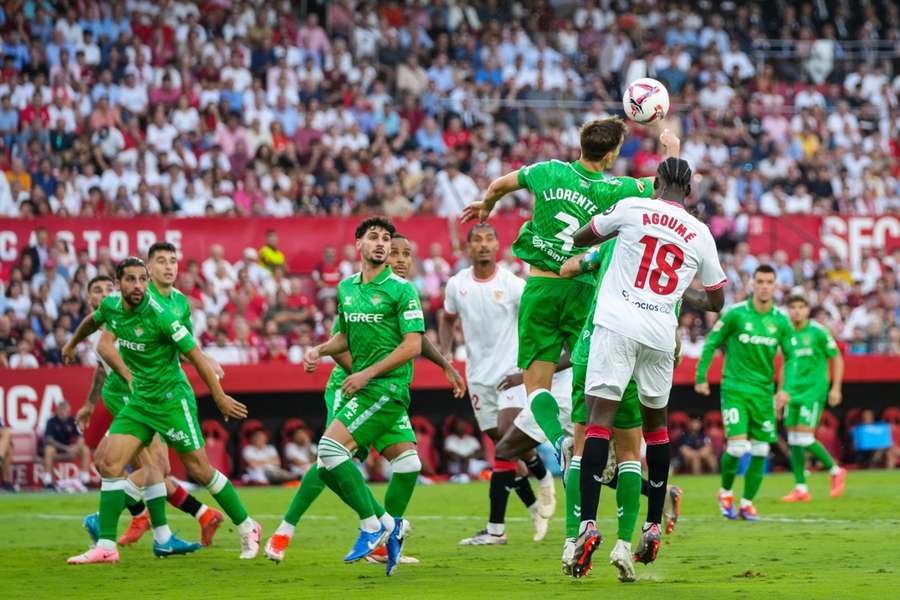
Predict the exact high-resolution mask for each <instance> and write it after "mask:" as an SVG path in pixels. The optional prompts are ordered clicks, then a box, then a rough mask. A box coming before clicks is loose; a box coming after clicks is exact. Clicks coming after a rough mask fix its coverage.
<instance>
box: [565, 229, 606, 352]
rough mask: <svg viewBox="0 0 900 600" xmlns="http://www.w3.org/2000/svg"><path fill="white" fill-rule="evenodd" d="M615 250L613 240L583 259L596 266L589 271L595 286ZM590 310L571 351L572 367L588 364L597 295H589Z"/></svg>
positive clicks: (598, 282)
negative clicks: (590, 298) (593, 269)
mask: <svg viewBox="0 0 900 600" xmlns="http://www.w3.org/2000/svg"><path fill="white" fill-rule="evenodd" d="M615 249H616V240H615V238H613V239H611V240H607V241H605V242H603V243H602V244H600V245H599V246H597V247H596V248H595V249H592V251H591V253H590V254H588V255H587V256H586V257H585V259H586V260H587V261H588V262H589V263H590V264H592V265H598V267H597V269H596V270H595V271H591V273H592V274H593V276H594V282H595V284H596V285H600V282H601V281H603V275H605V274H606V271H607V269H609V263H610V262H611V261H612V255H613V251H614V250H615ZM591 297H592V298H593V300H591V308H590V309H589V310H588V315H587V319H585V320H584V328H583V329H582V330H581V335H580V336H579V337H578V343H577V344H575V349H574V350H573V351H572V357H571V361H572V364H573V365H586V364H588V356H589V355H590V351H591V333H592V332H593V331H594V311H595V310H596V309H597V294H591Z"/></svg>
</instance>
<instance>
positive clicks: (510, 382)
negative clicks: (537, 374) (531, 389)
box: [497, 371, 525, 392]
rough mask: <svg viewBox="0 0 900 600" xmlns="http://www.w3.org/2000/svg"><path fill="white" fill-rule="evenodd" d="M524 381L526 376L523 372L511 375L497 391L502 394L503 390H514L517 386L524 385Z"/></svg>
mask: <svg viewBox="0 0 900 600" xmlns="http://www.w3.org/2000/svg"><path fill="white" fill-rule="evenodd" d="M523 381H525V375H523V374H522V372H521V371H519V372H518V373H510V374H509V375H507V376H506V377H504V378H503V379H502V380H501V381H500V385H498V386H497V389H498V390H500V391H501V392H502V391H503V390H508V389H510V388H514V387H516V386H517V385H522V382H523Z"/></svg>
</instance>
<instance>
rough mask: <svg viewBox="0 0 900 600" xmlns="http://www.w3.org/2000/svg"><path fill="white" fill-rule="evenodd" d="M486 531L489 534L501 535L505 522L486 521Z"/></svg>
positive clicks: (503, 531) (504, 528) (504, 530)
mask: <svg viewBox="0 0 900 600" xmlns="http://www.w3.org/2000/svg"><path fill="white" fill-rule="evenodd" d="M487 532H488V533H489V534H491V535H503V534H504V533H506V524H505V523H488V524H487Z"/></svg>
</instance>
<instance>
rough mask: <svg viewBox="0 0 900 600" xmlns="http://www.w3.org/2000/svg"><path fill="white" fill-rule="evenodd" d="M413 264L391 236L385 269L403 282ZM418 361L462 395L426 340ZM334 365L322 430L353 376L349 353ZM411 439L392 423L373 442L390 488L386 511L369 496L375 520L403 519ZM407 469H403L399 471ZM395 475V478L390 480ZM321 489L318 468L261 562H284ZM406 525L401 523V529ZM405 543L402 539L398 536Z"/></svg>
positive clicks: (412, 470) (399, 239)
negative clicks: (400, 501) (429, 364)
mask: <svg viewBox="0 0 900 600" xmlns="http://www.w3.org/2000/svg"><path fill="white" fill-rule="evenodd" d="M412 261H413V249H412V244H410V242H409V240H408V239H406V237H404V236H402V235H400V234H396V233H395V234H394V235H393V236H392V237H391V251H390V254H389V255H388V260H387V263H388V265H389V266H390V267H391V269H392V270H393V272H394V274H395V275H399V276H400V277H402V278H403V279H407V278H408V277H409V270H410V268H411V266H412ZM337 326H338V324H337V322H335V326H334V328H333V329H332V335H334V334H336V333H337V331H338V329H337ZM422 356H423V357H424V358H426V359H428V360H429V361H431V362H433V363H434V364H436V365H438V366H439V367H441V368H442V369H443V370H444V374H445V376H446V377H447V381H448V382H449V383H450V385H451V387H452V388H453V396H454V397H455V398H462V397H463V396H464V395H465V393H466V384H465V381H464V380H463V378H462V377H461V376H460V374H459V373H458V372H457V371H456V369H455V368H454V367H453V365H452V364H451V363H449V362H448V361H447V360H446V358H444V357H443V356H442V355H441V353H440V352H438V350H437V349H436V348H435V347H434V345H433V344H431V342H429V341H428V339H427V338H424V337H423V338H422ZM332 358H333V359H334V361H335V362H336V363H337V364H335V366H334V368H333V369H332V371H331V375H330V376H329V377H328V383H327V384H326V387H325V411H326V416H325V424H326V426H328V425H329V424H330V423H331V422H332V420H334V415H335V412H336V411H337V410H339V409H340V408H341V406H342V405H343V398H344V396H343V391H342V389H341V386H342V385H343V383H344V380H345V379H346V378H347V375H348V374H349V373H350V372H351V371H352V364H351V361H352V357H351V355H350V353H349V352H343V353H341V354H338V355H335V356H333V357H332ZM415 443H416V438H415V433H414V431H413V430H412V428H411V426H410V423H409V421H408V419H404V418H401V419H400V420H399V421H398V422H397V423H395V425H394V427H393V428H392V430H391V431H390V432H389V433H388V434H387V435H386V436H385V437H383V438H382V439H380V440H379V441H377V442H376V444H375V447H376V449H378V450H379V451H384V456H385V458H387V459H388V460H390V461H391V482H390V483H388V490H387V492H386V493H385V506H382V505H381V504H380V503H379V502H378V501H377V500H376V499H375V498H374V496H373V497H372V498H371V500H372V502H373V508H374V509H375V514H376V516H377V517H378V518H379V519H381V517H382V515H384V514H385V512H387V511H386V508H385V507H387V508H390V509H391V511H390V512H391V515H392V516H402V514H400V513H402V510H398V509H399V508H400V507H398V506H397V505H396V503H395V501H394V500H395V499H397V498H400V499H402V498H404V497H406V492H405V490H406V488H407V484H408V483H409V482H413V483H414V482H415V481H416V480H417V479H418V475H419V472H420V471H421V465H420V464H419V463H418V461H417V460H411V459H412V455H411V454H410V453H409V450H414V449H415ZM367 454H368V449H367V448H358V449H357V451H356V453H355V456H356V457H357V458H360V459H361V460H362V459H364V458H365V456H366V455H367ZM405 464H408V466H404V465H405ZM395 473H396V477H395V476H394V474H395ZM324 489H325V483H324V482H323V481H322V478H321V476H320V474H319V467H318V465H313V466H312V467H311V468H310V469H309V471H307V472H306V474H305V475H304V476H303V479H302V480H301V482H300V487H299V488H298V489H297V493H296V494H294V498H293V499H292V500H291V504H290V506H289V507H288V510H287V512H286V513H285V515H284V520H283V521H282V522H281V524H280V525H279V526H278V529H277V530H276V531H275V533H274V534H273V535H272V537H271V538H269V540H268V541H267V542H266V546H265V554H266V558H268V559H269V560H272V561H274V562H276V563H280V562H281V561H283V560H284V555H285V552H286V551H287V547H288V545H289V544H290V541H291V538H292V537H293V535H294V529H295V528H296V526H297V524H298V523H299V522H300V519H301V518H302V516H303V514H304V513H305V512H306V511H307V509H309V507H310V506H311V505H312V503H313V502H314V501H315V500H316V498H318V497H319V495H320V494H321V493H322V491H324ZM405 523H406V521H404V524H405ZM403 537H405V535H404V536H403ZM367 558H371V559H372V560H373V562H385V561H386V560H387V551H386V548H385V547H382V548H381V549H379V550H376V551H375V552H373V553H372V554H371V555H369V557H367ZM399 561H400V562H418V561H417V560H416V559H413V558H412V557H405V556H401V557H400V559H399Z"/></svg>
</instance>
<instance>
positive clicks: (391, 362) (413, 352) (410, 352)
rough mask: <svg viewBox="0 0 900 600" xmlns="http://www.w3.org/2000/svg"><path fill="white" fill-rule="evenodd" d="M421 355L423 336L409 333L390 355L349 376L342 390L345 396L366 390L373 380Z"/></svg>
mask: <svg viewBox="0 0 900 600" xmlns="http://www.w3.org/2000/svg"><path fill="white" fill-rule="evenodd" d="M338 335H340V334H338ZM335 337H336V336H335ZM332 339H334V338H332ZM420 354H422V334H421V333H419V332H410V333H407V334H405V335H404V336H403V341H402V342H400V345H399V346H397V347H396V348H394V350H393V351H392V352H391V353H390V354H388V355H387V356H385V357H384V358H382V359H381V360H379V361H378V362H376V363H373V364H372V365H370V366H369V367H367V368H365V369H363V370H362V371H359V372H358V373H353V374H351V375H348V376H347V379H345V380H344V385H343V386H342V389H343V391H344V393H345V394H348V395H353V394H355V393H356V392H358V391H359V390H361V389H362V388H364V387H365V386H366V384H367V383H369V381H370V380H371V379H373V378H375V377H378V376H379V375H382V374H384V373H387V372H389V371H393V370H394V369H396V368H397V367H399V366H400V365H402V364H404V363H407V362H409V361H411V360H412V359H414V358H415V357H417V356H419V355H420Z"/></svg>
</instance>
